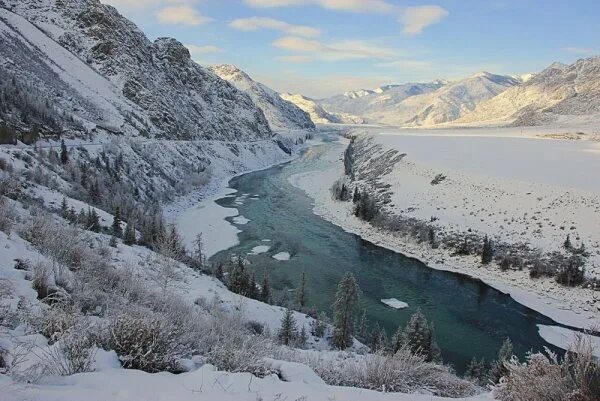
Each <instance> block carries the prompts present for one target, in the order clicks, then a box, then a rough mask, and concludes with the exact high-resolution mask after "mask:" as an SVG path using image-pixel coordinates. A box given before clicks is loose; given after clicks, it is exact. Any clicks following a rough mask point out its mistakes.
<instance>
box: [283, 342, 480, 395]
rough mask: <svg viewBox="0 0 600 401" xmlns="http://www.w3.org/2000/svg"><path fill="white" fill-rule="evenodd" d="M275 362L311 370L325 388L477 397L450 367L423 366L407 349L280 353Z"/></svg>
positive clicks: (471, 386) (435, 364)
mask: <svg viewBox="0 0 600 401" xmlns="http://www.w3.org/2000/svg"><path fill="white" fill-rule="evenodd" d="M276 355H277V356H276V357H277V358H278V359H282V360H286V361H290V362H298V363H303V364H306V365H308V366H310V367H311V368H312V369H313V370H314V371H315V372H316V373H317V375H319V376H320V377H321V378H322V379H323V380H324V381H325V382H326V383H327V384H330V385H335V386H350V387H358V388H366V389H371V390H377V391H386V392H403V393H414V392H420V393H422V392H427V393H429V394H433V395H437V396H445V397H466V396H470V395H473V394H475V393H477V391H478V388H477V387H476V386H475V385H473V383H471V382H469V381H467V380H463V379H460V378H459V377H457V376H456V375H455V374H454V373H453V372H452V371H451V369H450V368H449V367H447V366H444V365H440V364H437V363H434V362H426V361H425V358H424V357H423V356H422V355H414V354H412V353H411V352H410V350H409V349H408V348H407V347H403V348H401V349H400V350H398V352H396V354H394V355H393V356H392V355H389V354H386V353H384V352H379V353H375V354H367V355H357V354H354V353H345V352H337V353H333V352H330V353H327V354H324V353H320V352H314V351H297V350H289V349H282V350H280V351H279V352H278V353H277V354H276Z"/></svg>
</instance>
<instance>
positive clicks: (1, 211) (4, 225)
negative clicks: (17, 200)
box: [0, 195, 16, 234]
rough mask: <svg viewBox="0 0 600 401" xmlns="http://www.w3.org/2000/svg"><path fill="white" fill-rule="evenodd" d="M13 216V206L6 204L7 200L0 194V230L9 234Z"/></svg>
mask: <svg viewBox="0 0 600 401" xmlns="http://www.w3.org/2000/svg"><path fill="white" fill-rule="evenodd" d="M15 217H16V216H15V213H14V211H13V208H11V207H10V205H9V204H8V200H7V199H6V198H5V197H4V196H2V195H0V231H2V232H5V233H6V234H10V230H11V229H12V228H13V225H14V220H15Z"/></svg>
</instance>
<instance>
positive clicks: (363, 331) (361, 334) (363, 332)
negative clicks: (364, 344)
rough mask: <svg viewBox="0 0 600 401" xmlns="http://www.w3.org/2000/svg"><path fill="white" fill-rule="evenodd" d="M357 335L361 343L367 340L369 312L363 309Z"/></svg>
mask: <svg viewBox="0 0 600 401" xmlns="http://www.w3.org/2000/svg"><path fill="white" fill-rule="evenodd" d="M356 335H357V336H358V338H359V339H360V340H361V341H366V340H367V310H366V309H363V312H362V315H361V316H360V320H359V321H358V330H357V333H356Z"/></svg>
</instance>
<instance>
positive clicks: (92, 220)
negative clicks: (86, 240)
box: [87, 209, 101, 233]
mask: <svg viewBox="0 0 600 401" xmlns="http://www.w3.org/2000/svg"><path fill="white" fill-rule="evenodd" d="M87 217H88V218H87V229H88V230H90V231H93V232H95V233H98V232H100V229H101V226H100V216H98V213H96V209H91V210H90V209H88V213H87Z"/></svg>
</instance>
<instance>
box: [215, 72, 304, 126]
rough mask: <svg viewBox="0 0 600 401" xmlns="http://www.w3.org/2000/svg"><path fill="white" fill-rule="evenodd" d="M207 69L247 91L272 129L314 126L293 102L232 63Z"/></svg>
mask: <svg viewBox="0 0 600 401" xmlns="http://www.w3.org/2000/svg"><path fill="white" fill-rule="evenodd" d="M209 70H210V71H211V72H213V73H215V74H216V75H217V76H219V77H220V78H222V79H224V80H226V81H228V82H230V83H231V84H233V85H234V86H235V87H236V88H237V89H239V90H240V91H242V92H245V93H247V94H248V95H249V96H250V97H251V98H252V100H253V101H254V103H255V104H256V105H257V106H258V107H259V108H260V109H261V110H262V111H263V113H264V114H265V117H266V118H267V121H268V122H269V126H270V127H271V129H273V130H281V129H312V128H314V127H315V125H314V124H313V122H312V121H311V118H310V116H309V115H308V114H307V113H306V112H305V111H303V110H302V109H301V108H299V107H297V106H296V105H295V104H293V103H291V102H288V101H286V100H285V99H282V98H281V97H280V96H279V94H278V93H277V92H275V91H274V90H272V89H271V88H269V87H267V86H265V85H263V84H261V83H259V82H255V81H254V80H252V78H250V76H248V74H246V73H245V72H244V71H242V70H240V69H239V68H237V67H235V66H233V65H226V64H224V65H217V66H213V67H210V68H209Z"/></svg>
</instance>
